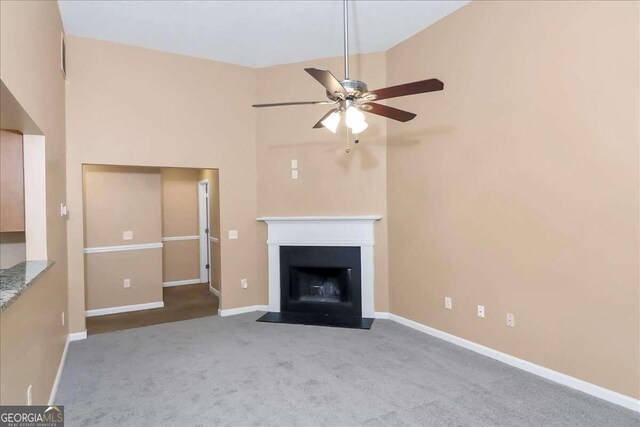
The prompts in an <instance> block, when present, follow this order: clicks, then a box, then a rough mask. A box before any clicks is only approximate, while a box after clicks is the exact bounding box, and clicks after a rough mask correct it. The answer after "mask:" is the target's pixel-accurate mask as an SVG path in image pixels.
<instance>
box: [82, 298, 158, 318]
mask: <svg viewBox="0 0 640 427" xmlns="http://www.w3.org/2000/svg"><path fill="white" fill-rule="evenodd" d="M162 307H164V302H163V301H156V302H148V303H145V304H132V305H122V306H120V307H109V308H97V309H95V310H87V311H85V312H84V315H85V316H86V317H94V316H105V315H107V314H116V313H127V312H129V311H140V310H150V309H152V308H162Z"/></svg>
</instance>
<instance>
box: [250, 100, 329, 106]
mask: <svg viewBox="0 0 640 427" xmlns="http://www.w3.org/2000/svg"><path fill="white" fill-rule="evenodd" d="M326 104H335V102H333V101H300V102H278V103H275V104H253V105H252V107H254V108H264V107H284V106H287V105H326Z"/></svg>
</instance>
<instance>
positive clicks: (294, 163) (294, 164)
mask: <svg viewBox="0 0 640 427" xmlns="http://www.w3.org/2000/svg"><path fill="white" fill-rule="evenodd" d="M291 169H298V161H297V160H296V159H293V160H291Z"/></svg>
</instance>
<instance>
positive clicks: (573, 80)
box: [387, 2, 640, 398]
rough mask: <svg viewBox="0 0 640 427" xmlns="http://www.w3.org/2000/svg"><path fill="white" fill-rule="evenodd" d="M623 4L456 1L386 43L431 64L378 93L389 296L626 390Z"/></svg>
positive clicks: (460, 330)
mask: <svg viewBox="0 0 640 427" xmlns="http://www.w3.org/2000/svg"><path fill="white" fill-rule="evenodd" d="M638 8H639V4H638V3H637V2H473V3H471V4H470V5H468V6H465V7H463V8H462V9H460V10H459V11H457V12H455V13H454V14H452V15H450V16H448V17H446V18H444V19H443V20H441V21H439V22H438V23H436V24H435V25H433V26H431V27H429V28H427V29H426V30H424V31H423V32H421V33H419V34H418V35H416V36H414V37H412V38H411V39H409V40H408V41H405V42H403V43H401V44H400V45H398V46H396V47H395V48H393V49H391V50H390V51H389V52H388V54H387V72H388V76H387V78H388V83H389V84H397V83H401V82H405V81H413V80H418V79H422V78H428V77H437V78H440V79H441V80H443V81H444V82H445V90H444V92H440V93H436V94H430V95H421V96H415V97H407V98H403V99H398V100H393V101H390V102H389V104H390V105H393V106H395V107H398V108H403V109H406V110H409V111H413V112H415V113H418V117H417V119H415V120H413V121H412V122H409V123H407V124H402V125H401V124H396V123H394V122H392V121H390V122H389V140H388V144H389V145H388V169H387V172H388V179H389V188H388V195H389V206H388V209H389V236H390V240H389V252H390V263H389V264H390V265H389V269H390V276H391V277H392V278H393V281H392V285H391V293H390V303H391V311H392V312H393V313H396V314H399V315H401V316H404V317H407V318H410V319H412V320H415V321H418V322H420V323H423V324H426V325H429V326H432V327H434V328H437V329H440V330H443V331H446V332H449V333H452V334H454V335H457V336H460V337H463V338H466V339H469V340H471V341H474V342H477V343H480V344H483V345H485V346H488V347H491V348H494V349H497V350H500V351H503V352H506V353H509V354H512V355H514V356H516V357H520V358H523V359H526V360H529V361H531V362H534V363H537V364H540V365H543V366H546V367H549V368H551V369H554V370H558V371H560V372H563V373H566V374H569V375H571V376H575V377H577V378H580V379H583V380H586V381H589V382H592V383H594V384H597V385H600V386H603V387H606V388H609V389H612V390H615V391H618V392H620V393H623V394H626V395H629V396H633V397H635V398H638V397H640V390H639V389H640V387H639V384H638V381H639V375H640V372H639V370H638V363H639V359H640V354H639V349H640V342H639V325H640V318H639V313H640V307H639V300H640V295H639V286H638V284H639V278H638V259H639V254H638V251H639V250H638V235H639V233H638V231H639V230H638V132H639V124H638V120H639V117H640V111H639V110H638V96H639V95H638V93H639V89H640V88H639V86H638V75H639V70H638V64H639V52H640V46H639V37H638V31H639V30H638V28H639V23H638V16H639V10H638ZM445 296H450V297H452V298H453V310H452V311H448V310H444V307H443V306H444V304H443V299H444V297H445ZM477 304H483V305H485V307H486V313H487V314H486V318H485V319H479V318H478V317H477V316H476V313H475V311H476V305H477ZM507 312H509V313H513V314H515V316H516V327H515V328H514V329H512V328H508V327H506V326H505V315H506V313H507Z"/></svg>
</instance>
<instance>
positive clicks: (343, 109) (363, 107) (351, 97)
mask: <svg viewBox="0 0 640 427" xmlns="http://www.w3.org/2000/svg"><path fill="white" fill-rule="evenodd" d="M343 9H344V14H343V16H344V80H338V79H337V78H336V77H335V76H334V75H333V74H332V73H331V72H330V71H328V70H321V69H319V68H305V69H304V70H305V71H306V72H307V73H309V74H310V75H311V77H313V78H314V79H316V80H317V81H318V82H319V83H320V84H321V85H322V86H324V87H325V89H326V91H327V98H329V100H327V101H301V102H280V103H273V104H254V105H253V107H255V108H263V107H280V106H287V105H335V108H333V109H332V110H330V111H329V112H328V113H327V114H325V115H324V116H323V117H322V118H321V119H320V120H319V121H318V123H316V124H315V125H314V126H313V127H314V129H318V128H321V127H325V128H326V129H329V130H330V131H331V132H333V133H336V131H337V129H338V125H339V124H340V121H341V120H342V116H343V115H344V117H345V124H346V125H347V127H348V128H349V129H351V132H353V133H355V134H357V133H360V132H362V131H364V130H365V129H367V127H368V126H369V125H368V124H367V122H366V120H365V116H364V114H363V111H364V112H367V113H371V114H376V115H378V116H383V117H387V118H389V119H393V120H397V121H400V122H408V121H409V120H411V119H413V118H415V117H416V114H414V113H410V112H408V111H403V110H399V109H397V108H393V107H389V106H387V105H382V104H378V103H375V102H373V101H381V100H383V99H389V98H397V97H400V96H407V95H415V94H419V93H425V92H436V91H439V90H442V89H444V83H442V82H441V81H440V80H438V79H428V80H420V81H417V82H412V83H405V84H402V85H398V86H390V87H385V88H382V89H376V90H372V91H369V90H368V88H367V85H366V84H365V83H364V82H362V81H360V80H352V79H349V15H348V14H349V7H348V0H343Z"/></svg>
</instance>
